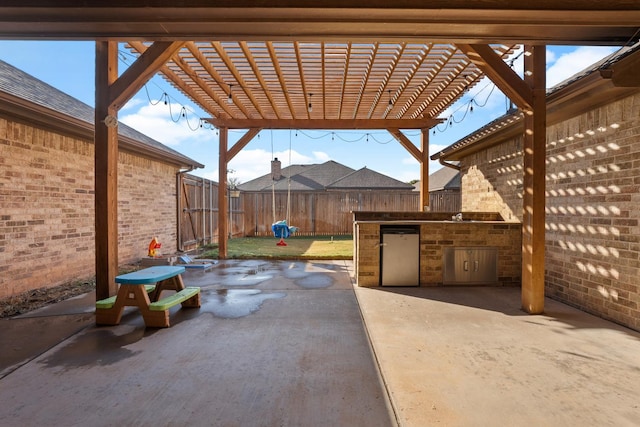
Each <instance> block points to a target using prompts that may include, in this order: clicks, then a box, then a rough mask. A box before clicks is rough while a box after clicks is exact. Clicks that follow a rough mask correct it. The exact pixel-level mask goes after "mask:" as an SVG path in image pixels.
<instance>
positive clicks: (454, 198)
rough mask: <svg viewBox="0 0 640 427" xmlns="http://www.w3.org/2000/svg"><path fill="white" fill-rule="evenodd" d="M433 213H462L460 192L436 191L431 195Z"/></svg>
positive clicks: (430, 204) (430, 203) (430, 202)
mask: <svg viewBox="0 0 640 427" xmlns="http://www.w3.org/2000/svg"><path fill="white" fill-rule="evenodd" d="M429 210H430V211H431V212H460V211H461V210H462V196H461V194H460V192H459V191H434V192H432V193H429Z"/></svg>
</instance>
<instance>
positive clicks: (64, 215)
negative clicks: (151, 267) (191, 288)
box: [0, 118, 177, 298]
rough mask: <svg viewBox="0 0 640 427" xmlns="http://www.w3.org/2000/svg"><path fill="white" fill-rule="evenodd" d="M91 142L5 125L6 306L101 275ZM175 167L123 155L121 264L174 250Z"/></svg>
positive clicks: (1, 288)
mask: <svg viewBox="0 0 640 427" xmlns="http://www.w3.org/2000/svg"><path fill="white" fill-rule="evenodd" d="M93 148H94V146H93V142H92V141H85V140H82V139H78V138H73V137H69V136H65V135H62V134H59V133H54V132H50V131H47V130H44V129H39V128H37V127H34V126H31V125H29V124H25V123H21V122H15V121H11V120H9V119H7V118H0V205H1V206H2V211H1V212H0V298H5V297H9V296H12V295H16V294H18V293H21V292H25V291H28V290H32V289H37V288H46V287H53V286H57V285H60V284H63V283H67V282H70V281H74V280H86V279H88V278H91V277H92V276H94V275H95V255H94V254H95V242H94V236H95V233H94V190H93V188H94V173H93V170H94V149H93ZM176 172H177V171H176V169H175V167H173V166H170V165H166V164H163V163H160V162H154V161H151V160H148V159H145V158H142V157H138V156H135V155H132V154H127V153H123V152H121V153H120V154H119V166H118V181H119V182H118V184H119V188H118V207H119V212H118V224H119V245H118V250H119V263H120V264H126V263H130V262H135V261H138V260H139V259H140V258H141V257H143V256H145V255H146V251H147V245H148V242H149V241H150V240H151V237H152V236H154V235H155V236H158V238H159V240H160V241H161V242H162V244H163V248H162V250H163V251H168V252H173V251H175V250H176V247H175V245H176V243H175V242H176V229H177V225H176V197H175V185H176V184H175V182H176V179H175V174H176Z"/></svg>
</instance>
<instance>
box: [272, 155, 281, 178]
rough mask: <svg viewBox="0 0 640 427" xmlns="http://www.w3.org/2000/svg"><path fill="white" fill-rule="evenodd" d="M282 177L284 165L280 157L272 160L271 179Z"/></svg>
mask: <svg viewBox="0 0 640 427" xmlns="http://www.w3.org/2000/svg"><path fill="white" fill-rule="evenodd" d="M280 178H282V165H281V163H280V160H278V158H277V157H276V158H274V159H273V160H271V179H272V180H273V181H279V180H280Z"/></svg>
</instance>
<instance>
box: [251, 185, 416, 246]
mask: <svg viewBox="0 0 640 427" xmlns="http://www.w3.org/2000/svg"><path fill="white" fill-rule="evenodd" d="M419 199H420V195H419V194H418V193H417V192H415V191H404V192H400V191H388V192H386V191H385V192H382V191H349V192H338V191H336V192H297V191H296V192H294V193H291V199H290V202H289V211H290V217H289V221H288V224H289V225H293V226H296V227H298V228H299V231H298V233H297V234H298V235H302V236H320V235H341V234H351V233H352V232H353V217H352V215H351V212H352V211H389V212H390V211H413V212H415V211H417V210H418V206H419V204H420V201H419ZM241 200H242V210H243V211H244V214H245V215H244V233H245V235H246V236H269V235H272V232H271V224H272V223H273V222H274V214H273V211H274V209H273V200H274V197H273V195H272V193H270V192H255V193H254V192H246V193H243V194H242V199H241ZM286 215H287V193H286V192H276V194H275V221H280V220H282V219H286Z"/></svg>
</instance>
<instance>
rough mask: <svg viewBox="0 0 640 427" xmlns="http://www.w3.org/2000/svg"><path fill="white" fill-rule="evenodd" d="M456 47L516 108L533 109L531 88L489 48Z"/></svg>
mask: <svg viewBox="0 0 640 427" xmlns="http://www.w3.org/2000/svg"><path fill="white" fill-rule="evenodd" d="M456 46H458V49H460V50H461V51H462V52H463V53H464V54H465V55H467V57H468V58H469V60H470V61H471V62H473V63H474V64H476V66H477V67H478V68H480V69H481V70H482V72H483V73H484V74H485V75H486V76H487V77H489V78H490V79H491V81H493V82H494V83H495V84H496V86H498V89H500V90H501V91H502V92H503V93H504V94H505V95H506V96H507V97H508V98H509V99H511V100H512V101H513V102H514V103H515V104H516V105H517V106H518V107H520V108H521V109H522V110H531V109H532V108H533V107H532V105H533V94H532V92H531V88H529V86H527V85H526V84H525V82H524V81H523V80H522V79H521V78H520V76H518V74H516V72H515V71H513V70H512V69H511V68H509V66H508V65H507V64H506V63H505V62H504V60H503V59H502V58H501V57H500V56H498V55H497V54H496V53H495V52H494V51H493V49H492V48H491V46H488V45H469V44H457V45H456Z"/></svg>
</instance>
